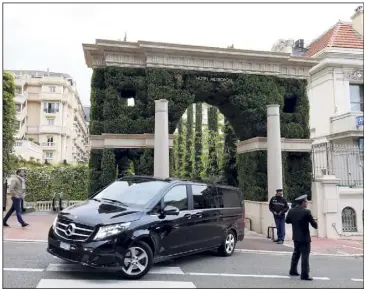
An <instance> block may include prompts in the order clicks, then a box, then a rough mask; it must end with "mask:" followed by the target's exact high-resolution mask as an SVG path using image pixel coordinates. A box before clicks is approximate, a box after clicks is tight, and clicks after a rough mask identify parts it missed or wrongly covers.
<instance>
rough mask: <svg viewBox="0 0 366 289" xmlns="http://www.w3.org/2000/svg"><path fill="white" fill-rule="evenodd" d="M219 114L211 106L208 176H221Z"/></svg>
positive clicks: (209, 109) (209, 111) (209, 114)
mask: <svg viewBox="0 0 366 289" xmlns="http://www.w3.org/2000/svg"><path fill="white" fill-rule="evenodd" d="M217 114H218V112H217V108H216V107H214V106H210V107H209V108H208V164H207V172H206V176H218V175H220V170H219V160H218V155H217V153H218V151H217V134H218V122H217V121H218V119H217V117H218V115H217Z"/></svg>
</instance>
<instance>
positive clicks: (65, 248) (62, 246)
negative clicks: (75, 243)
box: [60, 242, 70, 251]
mask: <svg viewBox="0 0 366 289" xmlns="http://www.w3.org/2000/svg"><path fill="white" fill-rule="evenodd" d="M60 248H61V249H64V250H67V251H69V250H70V244H67V243H63V242H60Z"/></svg>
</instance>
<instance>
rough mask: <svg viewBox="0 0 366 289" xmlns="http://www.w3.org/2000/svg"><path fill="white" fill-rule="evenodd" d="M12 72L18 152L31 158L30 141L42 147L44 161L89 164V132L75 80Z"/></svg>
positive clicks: (48, 73) (58, 75) (43, 72)
mask: <svg viewBox="0 0 366 289" xmlns="http://www.w3.org/2000/svg"><path fill="white" fill-rule="evenodd" d="M9 72H10V73H12V74H13V75H14V78H15V85H16V97H15V103H16V104H15V105H16V112H17V120H16V123H15V126H16V129H17V132H16V136H15V137H16V139H17V142H16V146H15V148H14V150H15V153H16V154H20V155H22V156H23V155H25V157H24V156H23V157H24V158H29V157H30V156H29V155H30V153H29V152H28V153H24V151H26V148H25V145H26V144H27V142H29V141H31V142H32V143H33V144H34V145H38V146H39V147H40V150H41V151H42V156H41V157H42V161H45V160H47V161H48V162H49V163H52V164H57V163H60V162H64V161H66V162H67V163H75V162H86V161H87V160H88V158H89V150H88V147H89V131H88V126H87V122H86V116H85V112H84V109H83V107H82V104H81V102H80V98H79V95H78V91H77V89H76V83H75V81H74V80H73V79H72V77H70V76H69V75H67V74H64V73H54V72H49V71H29V70H28V71H16V70H12V71H9ZM23 143H24V146H23V145H21V144H23ZM33 158H34V157H33ZM37 159H38V158H37Z"/></svg>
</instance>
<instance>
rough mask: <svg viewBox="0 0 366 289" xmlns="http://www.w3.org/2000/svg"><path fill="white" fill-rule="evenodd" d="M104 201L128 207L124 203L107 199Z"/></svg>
mask: <svg viewBox="0 0 366 289" xmlns="http://www.w3.org/2000/svg"><path fill="white" fill-rule="evenodd" d="M102 200H104V201H110V202H112V203H118V204H120V205H122V206H124V207H128V206H127V205H126V204H125V203H122V202H121V201H118V200H113V199H107V198H102Z"/></svg>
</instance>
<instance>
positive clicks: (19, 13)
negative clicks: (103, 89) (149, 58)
mask: <svg viewBox="0 0 366 289" xmlns="http://www.w3.org/2000/svg"><path fill="white" fill-rule="evenodd" d="M3 5H4V10H3V13H4V18H3V19H4V20H3V21H4V22H3V31H4V34H3V35H4V36H3V37H4V38H3V43H4V46H3V49H4V50H3V53H4V55H3V66H4V69H5V70H6V69H17V70H18V69H19V70H45V71H46V70H47V69H49V70H50V71H52V72H62V73H67V74H69V75H70V76H72V77H73V78H74V79H75V80H76V83H77V89H78V91H79V95H80V98H81V101H82V103H83V104H84V105H89V104H90V80H91V75H92V69H90V68H88V67H87V66H86V64H85V59H84V53H83V49H82V43H95V39H110V40H118V39H121V40H123V38H124V35H125V33H127V41H131V42H135V41H138V40H145V41H159V42H169V43H179V44H191V45H203V46H214V47H227V46H229V45H231V44H234V47H235V48H240V49H253V50H263V51H269V50H270V49H271V48H272V45H273V44H274V43H275V42H276V41H277V40H278V39H280V38H284V39H294V40H297V39H300V38H302V39H304V40H305V44H306V43H308V44H309V43H310V42H311V41H312V40H314V39H315V38H317V37H319V36H320V35H321V34H322V33H324V32H325V31H326V30H327V29H329V28H330V27H331V26H333V25H334V24H335V23H336V22H337V21H338V20H342V21H351V19H350V17H351V16H352V15H353V13H354V10H355V9H356V8H357V6H359V5H358V4H333V3H332V4H331V3H329V4H314V3H313V4H3Z"/></svg>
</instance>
